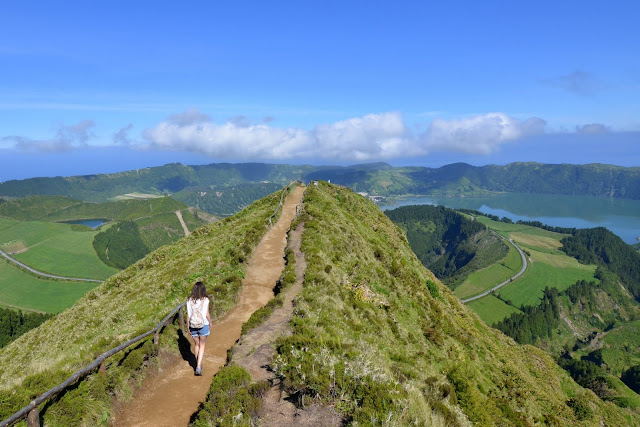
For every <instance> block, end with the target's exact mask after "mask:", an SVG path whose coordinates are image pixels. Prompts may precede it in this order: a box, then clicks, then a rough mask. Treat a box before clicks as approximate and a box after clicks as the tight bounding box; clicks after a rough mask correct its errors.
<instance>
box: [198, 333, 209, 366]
mask: <svg viewBox="0 0 640 427" xmlns="http://www.w3.org/2000/svg"><path fill="white" fill-rule="evenodd" d="M197 339H198V340H200V343H199V346H198V347H196V358H197V362H196V366H197V367H198V368H202V358H203V357H204V345H205V343H206V342H207V337H206V336H199V337H198V338H197Z"/></svg>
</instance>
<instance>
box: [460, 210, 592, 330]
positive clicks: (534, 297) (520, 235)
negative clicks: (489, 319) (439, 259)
mask: <svg viewBox="0 0 640 427" xmlns="http://www.w3.org/2000/svg"><path fill="white" fill-rule="evenodd" d="M477 220H478V221H480V222H482V223H483V224H485V225H486V226H487V227H489V228H491V229H492V230H494V231H496V232H498V233H500V234H501V235H503V236H504V237H507V238H510V239H513V241H514V242H515V243H516V244H517V245H518V246H520V247H521V248H522V249H523V250H525V251H527V252H529V254H530V256H528V258H529V259H530V260H531V261H532V262H531V261H530V262H528V264H529V266H528V268H527V270H526V271H525V272H524V274H523V275H522V276H521V277H520V278H518V279H516V280H515V281H513V282H512V283H509V284H507V285H505V286H504V287H502V288H500V289H499V290H498V292H499V294H500V296H501V298H503V299H505V300H511V302H512V303H513V304H514V305H516V306H518V307H519V306H520V305H523V304H524V305H537V304H538V302H539V300H540V297H541V296H542V291H543V290H544V288H545V287H547V286H548V287H550V288H557V289H559V290H561V291H562V290H564V289H566V288H568V287H569V286H571V285H572V284H574V283H575V282H577V281H578V280H587V281H592V280H596V281H597V279H594V277H593V274H594V272H595V269H596V266H595V265H584V264H580V263H578V261H577V260H576V259H575V258H572V257H570V256H568V255H567V254H565V253H564V252H562V251H560V250H559V249H558V248H560V247H561V246H562V245H561V243H560V239H562V238H563V237H564V236H565V234H560V233H555V232H552V231H547V230H543V229H540V228H537V227H532V226H529V225H522V224H508V223H504V222H500V221H493V220H491V219H489V218H486V217H483V216H478V217H477ZM513 253H515V254H517V252H516V251H515V249H513V247H511V245H510V252H509V255H513ZM519 259H520V256H519V255H518V260H519ZM520 265H521V264H520ZM491 268H493V269H494V270H493V271H488V272H485V273H484V274H483V275H481V274H478V273H482V271H480V272H477V273H474V274H477V276H474V275H473V274H472V275H470V276H469V277H468V278H467V280H466V281H465V283H464V285H466V288H464V289H460V288H458V289H456V292H455V294H456V295H458V296H459V297H461V298H464V297H468V296H472V295H474V294H478V293H479V292H481V291H482V290H486V289H488V288H490V287H491V286H493V285H495V284H497V283H500V281H496V279H495V277H494V276H492V275H491V273H493V274H494V275H495V276H498V277H500V276H499V274H500V272H502V273H503V276H501V277H504V275H507V276H508V271H505V268H504V266H503V265H497V264H494V265H493V266H492V267H491ZM519 268H520V267H518V270H519ZM487 270H488V269H487ZM516 271H517V270H516ZM514 274H515V273H514ZM503 280H504V279H503ZM492 281H493V284H488V285H486V286H483V284H484V283H490V282H492ZM467 282H469V283H467ZM474 307H478V308H479V309H480V310H484V307H483V305H482V304H475V305H474ZM485 311H486V310H485ZM496 317H497V316H493V318H494V319H495V318H496ZM498 320H502V319H498Z"/></svg>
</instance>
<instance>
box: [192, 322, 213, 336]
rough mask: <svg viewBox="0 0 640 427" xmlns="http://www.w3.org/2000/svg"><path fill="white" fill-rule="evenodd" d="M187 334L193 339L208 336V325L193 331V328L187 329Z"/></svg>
mask: <svg viewBox="0 0 640 427" xmlns="http://www.w3.org/2000/svg"><path fill="white" fill-rule="evenodd" d="M189 333H190V334H191V336H192V337H193V338H195V337H206V336H208V335H209V333H210V331H209V325H204V326H203V327H202V328H200V329H193V328H189Z"/></svg>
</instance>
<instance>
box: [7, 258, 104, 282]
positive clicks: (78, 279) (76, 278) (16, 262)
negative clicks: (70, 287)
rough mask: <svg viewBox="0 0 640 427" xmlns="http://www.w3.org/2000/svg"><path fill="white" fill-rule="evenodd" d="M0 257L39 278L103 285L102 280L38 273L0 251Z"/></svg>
mask: <svg viewBox="0 0 640 427" xmlns="http://www.w3.org/2000/svg"><path fill="white" fill-rule="evenodd" d="M0 255H2V256H3V257H5V258H6V259H8V260H9V261H11V262H12V263H14V264H17V265H19V266H20V267H22V268H24V269H25V270H28V271H30V272H32V273H33V274H37V275H38V276H43V277H49V278H51V279H61V280H73V281H75V282H95V283H102V280H96V279H81V278H78V277H63V276H54V275H53V274H47V273H43V272H42V271H38V270H34V269H33V268H31V267H29V266H28V265H26V264H23V263H21V262H20V261H18V260H17V259H14V258H11V257H10V256H9V255H7V253H6V252H4V251H1V250H0Z"/></svg>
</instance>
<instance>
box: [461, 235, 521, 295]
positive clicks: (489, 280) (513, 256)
mask: <svg viewBox="0 0 640 427" xmlns="http://www.w3.org/2000/svg"><path fill="white" fill-rule="evenodd" d="M507 246H508V247H509V252H507V256H506V257H504V258H503V259H502V260H500V261H498V262H497V263H495V264H493V265H491V266H489V267H487V268H484V269H482V270H479V271H476V272H473V273H471V274H470V275H469V277H467V278H466V279H465V281H464V282H462V285H460V286H458V287H457V288H456V289H455V291H454V294H455V295H456V296H457V297H458V298H468V297H471V296H474V295H477V294H479V293H481V292H484V291H486V290H487V289H491V288H492V287H493V286H495V285H497V284H499V283H501V282H504V281H505V280H507V279H508V278H510V277H512V276H513V275H515V274H516V273H517V272H518V271H520V269H521V268H522V258H521V257H520V254H519V253H518V251H517V250H516V249H515V248H514V247H513V245H510V244H508V245H507Z"/></svg>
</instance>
